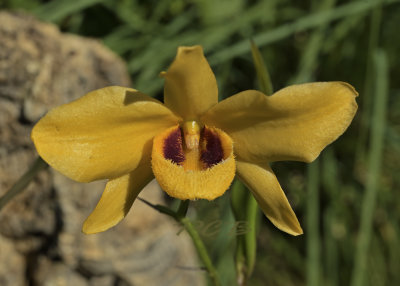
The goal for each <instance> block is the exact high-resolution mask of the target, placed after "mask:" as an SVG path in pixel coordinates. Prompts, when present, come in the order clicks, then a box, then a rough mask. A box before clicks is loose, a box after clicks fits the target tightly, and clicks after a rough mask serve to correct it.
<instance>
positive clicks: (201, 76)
mask: <svg viewBox="0 0 400 286" xmlns="http://www.w3.org/2000/svg"><path fill="white" fill-rule="evenodd" d="M161 76H162V77H164V78H165V85H164V103H165V105H166V106H167V107H168V108H169V109H171V110H172V111H174V112H175V113H176V114H179V115H180V116H181V117H182V118H183V119H184V120H197V119H198V118H199V117H200V116H201V115H202V114H203V113H204V112H205V111H207V110H208V109H209V108H210V107H211V106H213V105H215V104H217V102H218V86H217V81H216V79H215V76H214V73H213V72H212V70H211V68H210V65H209V64H208V62H207V60H206V58H205V57H204V54H203V48H202V47H201V46H193V47H179V48H178V52H177V55H176V58H175V60H174V62H173V63H172V64H171V66H170V67H169V68H168V70H167V72H163V73H161Z"/></svg>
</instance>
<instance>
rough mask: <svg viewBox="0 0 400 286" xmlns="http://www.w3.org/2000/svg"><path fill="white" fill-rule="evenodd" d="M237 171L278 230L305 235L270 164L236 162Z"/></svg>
mask: <svg viewBox="0 0 400 286" xmlns="http://www.w3.org/2000/svg"><path fill="white" fill-rule="evenodd" d="M236 170H237V173H238V175H239V178H240V179H241V180H242V182H243V183H244V184H245V185H246V186H247V187H248V188H249V189H250V191H251V192H252V194H253V195H254V198H255V199H256V201H257V202H258V205H259V206H260V208H261V209H262V211H263V212H264V214H265V215H266V216H267V218H268V219H269V220H270V221H271V222H272V223H273V224H274V225H275V226H276V227H277V228H279V229H280V230H282V231H284V232H286V233H289V234H291V235H300V234H302V233H303V230H302V229H301V226H300V223H299V221H298V220H297V217H296V215H295V213H294V212H293V210H292V208H291V206H290V204H289V202H288V200H287V198H286V196H285V193H284V192H283V190H282V188H281V186H280V185H279V182H278V179H277V178H276V176H275V174H274V172H273V171H272V170H271V168H270V167H269V165H268V164H252V163H247V162H243V161H236Z"/></svg>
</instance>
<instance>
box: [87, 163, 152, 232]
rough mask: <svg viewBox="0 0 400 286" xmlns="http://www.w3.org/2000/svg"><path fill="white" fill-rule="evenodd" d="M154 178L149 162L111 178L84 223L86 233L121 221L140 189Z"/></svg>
mask: <svg viewBox="0 0 400 286" xmlns="http://www.w3.org/2000/svg"><path fill="white" fill-rule="evenodd" d="M153 178H154V176H153V173H152V171H151V167H150V165H149V164H146V165H143V166H139V167H138V168H136V169H135V170H134V171H132V172H131V173H129V174H127V175H124V176H122V177H119V178H116V179H112V180H109V181H108V183H107V185H106V188H105V190H104V192H103V194H102V196H101V198H100V200H99V202H98V203H97V206H96V208H95V209H94V210H93V212H92V213H91V214H90V215H89V217H88V218H87V219H86V221H85V222H84V224H83V228H82V231H83V232H84V233H86V234H92V233H98V232H102V231H105V230H107V229H109V228H110V227H113V226H115V225H116V224H117V223H119V222H120V221H121V220H122V219H123V218H124V217H125V216H126V215H127V213H128V211H129V210H130V208H131V206H132V204H133V202H134V201H135V199H136V197H137V196H138V194H139V193H140V191H141V190H142V189H143V188H144V187H145V186H146V185H147V184H148V183H149V182H150V181H151V180H152V179H153Z"/></svg>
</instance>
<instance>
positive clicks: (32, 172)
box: [0, 157, 48, 210]
mask: <svg viewBox="0 0 400 286" xmlns="http://www.w3.org/2000/svg"><path fill="white" fill-rule="evenodd" d="M47 166H48V165H47V163H46V162H45V161H43V159H42V158H40V157H38V158H37V159H36V160H35V162H34V163H33V164H32V166H31V167H30V168H29V170H28V171H26V173H25V174H24V175H23V176H22V177H21V178H19V180H18V181H17V182H16V183H15V184H14V185H13V186H12V187H11V189H10V190H9V191H8V192H7V193H5V194H4V195H3V196H2V197H1V198H0V210H1V209H2V208H3V207H4V206H5V205H6V204H7V203H8V202H9V201H11V200H12V199H13V198H14V197H15V196H16V195H18V194H19V193H21V192H22V191H23V190H24V189H25V188H26V187H27V186H28V185H29V183H30V182H31V181H32V180H33V178H35V176H36V174H37V173H39V172H40V171H41V170H43V169H44V168H46V167H47Z"/></svg>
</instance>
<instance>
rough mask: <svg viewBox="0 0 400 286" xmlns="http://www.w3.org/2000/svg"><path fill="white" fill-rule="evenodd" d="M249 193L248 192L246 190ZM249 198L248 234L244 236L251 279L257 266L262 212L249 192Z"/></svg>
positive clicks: (248, 271) (248, 274) (247, 207)
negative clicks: (258, 231)
mask: <svg viewBox="0 0 400 286" xmlns="http://www.w3.org/2000/svg"><path fill="white" fill-rule="evenodd" d="M246 191H248V190H246ZM247 193H248V195H247V196H248V198H247V206H246V209H247V212H246V220H247V224H248V225H247V226H246V232H245V234H244V237H245V239H244V240H245V246H246V249H245V250H246V251H245V254H246V262H247V269H246V272H247V277H250V276H251V275H252V274H253V270H254V265H255V264H256V253H257V229H258V223H259V217H260V212H259V210H258V204H257V201H256V200H255V199H254V197H253V196H252V195H251V194H250V192H249V191H248V192H247Z"/></svg>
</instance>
